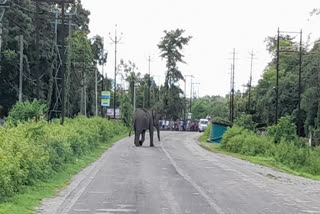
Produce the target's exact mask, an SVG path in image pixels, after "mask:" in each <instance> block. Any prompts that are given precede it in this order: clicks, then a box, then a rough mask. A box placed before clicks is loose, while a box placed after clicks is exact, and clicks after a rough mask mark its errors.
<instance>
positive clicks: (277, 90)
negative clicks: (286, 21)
mask: <svg viewBox="0 0 320 214" xmlns="http://www.w3.org/2000/svg"><path fill="white" fill-rule="evenodd" d="M279 40H280V29H279V28H278V37H277V76H276V79H277V80H276V119H275V122H276V124H278V105H279V101H278V99H279V60H280V59H279V55H280V50H279V49H280V41H279Z"/></svg>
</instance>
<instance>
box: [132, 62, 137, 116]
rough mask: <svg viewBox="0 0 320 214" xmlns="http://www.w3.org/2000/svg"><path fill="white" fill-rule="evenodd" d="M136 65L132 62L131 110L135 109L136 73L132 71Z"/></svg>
mask: <svg viewBox="0 0 320 214" xmlns="http://www.w3.org/2000/svg"><path fill="white" fill-rule="evenodd" d="M135 67H136V65H135V64H134V63H133V65H132V73H133V77H132V106H133V112H135V111H136V87H135V78H136V74H135V72H134V69H135Z"/></svg>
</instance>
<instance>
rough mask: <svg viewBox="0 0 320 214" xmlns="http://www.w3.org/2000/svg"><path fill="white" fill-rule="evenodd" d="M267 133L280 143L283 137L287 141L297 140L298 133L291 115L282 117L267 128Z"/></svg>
mask: <svg viewBox="0 0 320 214" xmlns="http://www.w3.org/2000/svg"><path fill="white" fill-rule="evenodd" d="M267 133H268V135H269V136H271V137H272V138H273V141H274V142H275V143H279V142H280V140H281V138H284V140H285V141H290V142H292V141H295V140H296V138H297V135H296V125H295V124H294V123H292V122H291V117H289V116H286V117H281V118H280V119H279V121H278V124H276V125H273V126H269V127H268V128H267Z"/></svg>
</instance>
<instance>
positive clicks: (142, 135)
mask: <svg viewBox="0 0 320 214" xmlns="http://www.w3.org/2000/svg"><path fill="white" fill-rule="evenodd" d="M145 136H146V130H143V131H142V132H141V141H139V143H140V146H142V144H143V142H144V140H145Z"/></svg>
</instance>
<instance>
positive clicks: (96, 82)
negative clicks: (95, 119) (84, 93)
mask: <svg viewBox="0 0 320 214" xmlns="http://www.w3.org/2000/svg"><path fill="white" fill-rule="evenodd" d="M94 78H95V92H96V105H95V107H96V116H98V68H95V69H94Z"/></svg>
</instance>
